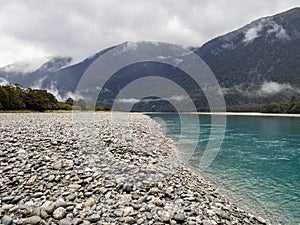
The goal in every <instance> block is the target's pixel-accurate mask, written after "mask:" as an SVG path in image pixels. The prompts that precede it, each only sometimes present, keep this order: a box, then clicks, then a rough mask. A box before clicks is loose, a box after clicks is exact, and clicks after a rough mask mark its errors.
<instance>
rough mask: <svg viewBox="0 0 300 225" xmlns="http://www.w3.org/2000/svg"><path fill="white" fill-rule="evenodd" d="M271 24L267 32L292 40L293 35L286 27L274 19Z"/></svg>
mask: <svg viewBox="0 0 300 225" xmlns="http://www.w3.org/2000/svg"><path fill="white" fill-rule="evenodd" d="M269 25H270V26H271V28H270V29H268V31H267V33H268V34H269V35H270V34H274V35H275V37H276V38H278V39H280V40H290V39H291V37H290V36H289V35H288V34H287V33H286V31H285V29H284V28H283V27H282V26H280V25H278V24H277V23H276V22H274V21H273V23H270V24H269Z"/></svg>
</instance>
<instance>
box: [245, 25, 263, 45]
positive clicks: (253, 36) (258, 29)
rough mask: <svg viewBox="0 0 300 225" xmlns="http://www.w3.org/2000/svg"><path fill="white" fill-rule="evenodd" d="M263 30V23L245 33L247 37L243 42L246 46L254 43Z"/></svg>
mask: <svg viewBox="0 0 300 225" xmlns="http://www.w3.org/2000/svg"><path fill="white" fill-rule="evenodd" d="M262 29H263V24H262V23H258V24H257V25H256V26H254V27H251V28H250V29H249V30H247V31H246V32H245V37H244V39H243V42H245V43H246V44H248V43H250V42H252V41H254V40H255V39H256V38H258V37H259V36H260V35H259V32H261V30H262Z"/></svg>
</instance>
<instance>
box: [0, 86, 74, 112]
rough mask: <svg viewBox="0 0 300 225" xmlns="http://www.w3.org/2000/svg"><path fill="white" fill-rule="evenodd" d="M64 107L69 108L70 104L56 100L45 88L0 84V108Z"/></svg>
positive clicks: (34, 109)
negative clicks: (37, 88)
mask: <svg viewBox="0 0 300 225" xmlns="http://www.w3.org/2000/svg"><path fill="white" fill-rule="evenodd" d="M58 109H65V110H71V109H72V105H70V104H66V103H63V102H58V101H57V99H56V98H55V96H54V95H52V94H51V93H49V92H47V91H46V90H36V89H31V88H28V89H26V90H24V89H22V88H20V87H19V86H18V85H16V86H12V85H6V86H0V110H32V111H41V112H42V111H46V110H58Z"/></svg>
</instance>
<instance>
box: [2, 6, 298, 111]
mask: <svg viewBox="0 0 300 225" xmlns="http://www.w3.org/2000/svg"><path fill="white" fill-rule="evenodd" d="M299 21H300V8H294V9H291V10H288V11H286V12H283V13H280V14H277V15H274V16H269V17H265V18H261V19H258V20H256V21H253V22H251V23H250V24H248V25H246V26H244V27H242V28H240V29H238V30H235V31H233V32H230V33H228V34H225V35H222V36H219V37H217V38H215V39H213V40H210V41H208V42H207V43H205V44H204V45H203V46H201V47H193V48H191V49H192V51H193V52H194V53H195V54H197V55H199V56H200V57H201V58H202V59H203V61H204V62H205V63H206V64H207V65H208V66H209V67H210V69H211V70H212V71H213V73H214V74H215V77H216V78H217V80H218V82H219V84H220V86H221V88H222V90H223V93H224V96H225V100H226V104H227V105H228V106H235V105H245V104H254V103H255V104H260V103H269V102H273V101H277V102H281V101H286V100H289V99H290V98H291V96H293V95H295V96H299V95H300V23H299ZM135 45H143V43H138V44H134V43H127V42H126V43H123V44H121V45H118V46H112V47H110V48H107V49H105V50H102V51H99V52H97V53H96V54H94V55H92V56H90V57H88V58H86V59H85V60H83V61H81V62H78V63H76V64H71V61H72V58H71V57H55V58H52V59H49V60H47V61H44V62H43V63H40V64H39V65H38V66H37V65H36V64H30V63H18V64H13V65H9V66H7V67H4V68H0V84H3V83H6V82H8V83H13V84H14V83H19V84H21V85H22V86H23V87H38V88H43V89H47V90H50V91H51V92H52V93H54V94H56V96H59V99H65V98H67V97H68V96H74V92H75V90H76V87H77V85H78V82H79V81H80V79H81V78H82V76H83V74H84V73H85V72H86V70H87V68H89V66H90V65H91V64H92V63H93V62H94V61H95V60H97V59H98V58H99V57H101V56H102V55H103V54H105V53H107V52H108V51H110V50H113V49H114V48H117V47H122V46H124V47H126V46H131V47H132V46H133V47H134V46H135ZM156 45H159V48H160V49H161V51H162V55H163V54H167V53H168V52H171V51H172V47H171V45H169V44H167V43H157V44H156ZM155 47H157V46H155ZM147 48H148V50H149V52H151V44H149V45H148V46H147ZM132 51H136V49H135V48H132ZM136 52H138V51H136ZM141 57H142V56H141ZM113 60H114V59H113V58H112V62H111V63H113ZM176 60H179V61H180V60H182V58H180V57H179V59H176ZM153 74H156V75H159V76H161V77H165V78H167V79H170V80H172V81H174V82H176V83H178V84H180V86H181V87H182V88H183V89H184V90H185V91H186V92H187V93H189V94H190V95H191V96H192V98H193V99H194V101H195V103H196V106H197V108H198V109H204V108H206V107H207V101H206V98H205V95H204V94H203V92H201V91H200V92H199V91H195V90H196V89H197V86H196V84H195V82H193V80H192V79H191V78H189V77H188V76H187V75H186V74H185V73H184V72H182V71H180V70H178V69H176V68H174V67H172V66H168V65H163V64H159V63H153V62H143V63H135V64H133V65H130V66H128V67H126V68H123V69H121V70H119V71H118V72H117V73H116V74H115V75H114V76H113V77H112V78H111V79H110V82H109V84H108V85H107V86H105V87H104V88H103V90H105V93H102V98H101V99H99V103H108V104H111V103H112V101H113V99H114V97H115V96H116V95H117V94H118V92H119V91H120V90H122V88H123V87H125V86H126V85H127V84H129V83H130V82H132V81H134V80H136V79H138V78H141V77H146V76H152V75H153ZM94 76H101V74H100V75H99V74H94ZM77 97H78V96H77ZM141 105H142V106H141ZM154 106H155V110H157V111H159V110H163V111H164V110H168V109H172V107H171V106H170V105H168V106H166V104H159V103H158V102H157V101H156V100H153V101H147V102H146V103H145V102H143V104H140V107H138V109H141V110H150V111H152V110H153V107H154Z"/></svg>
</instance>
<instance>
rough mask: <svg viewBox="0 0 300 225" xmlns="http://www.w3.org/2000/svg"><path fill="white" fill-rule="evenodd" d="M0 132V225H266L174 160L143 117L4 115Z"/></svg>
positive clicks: (158, 132)
mask: <svg viewBox="0 0 300 225" xmlns="http://www.w3.org/2000/svg"><path fill="white" fill-rule="evenodd" d="M80 115H82V118H83V119H81V118H80V117H81V116H80ZM77 116H79V117H77ZM91 116H93V118H91ZM74 120H75V122H76V126H74ZM74 129H75V130H74ZM0 130H1V132H0V143H1V144H0V178H1V179H0V182H1V185H0V199H1V201H0V218H1V223H2V224H7V225H10V224H12V223H15V224H60V225H72V224H74V225H79V224H87V225H88V224H166V223H170V224H180V223H183V224H205V225H209V224H265V223H266V221H265V220H264V219H262V218H260V217H255V216H253V215H252V214H250V213H248V212H245V211H244V210H242V209H240V208H239V207H237V206H236V205H235V204H233V203H231V202H230V201H229V200H228V199H226V198H225V197H223V196H221V195H220V194H219V193H218V192H217V191H216V190H215V189H214V187H213V186H211V185H210V184H209V182H207V181H205V180H203V179H201V178H200V177H199V176H197V175H196V173H194V172H193V170H191V169H190V168H188V167H187V166H185V165H184V164H183V163H181V162H180V161H179V160H177V159H176V158H175V154H174V151H175V147H174V143H173V141H172V140H171V139H170V138H167V137H165V136H164V135H163V133H162V132H161V130H160V126H159V124H157V123H156V122H154V121H153V120H151V119H150V118H149V117H148V116H145V115H142V114H125V113H113V114H111V113H99V114H98V113H96V114H95V113H93V114H88V113H85V114H76V117H74V118H73V117H72V114H71V113H70V114H68V113H46V114H43V113H32V114H30V113H26V114H22V113H19V114H18V113H17V114H16V113H15V114H1V122H0Z"/></svg>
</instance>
